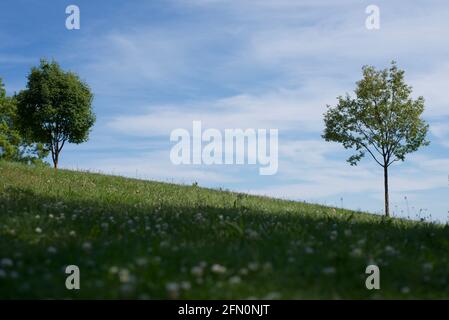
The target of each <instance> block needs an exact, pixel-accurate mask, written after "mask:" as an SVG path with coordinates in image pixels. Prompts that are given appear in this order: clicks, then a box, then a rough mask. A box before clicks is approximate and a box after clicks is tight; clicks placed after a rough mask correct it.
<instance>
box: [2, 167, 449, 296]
mask: <svg viewBox="0 0 449 320" xmlns="http://www.w3.org/2000/svg"><path fill="white" fill-rule="evenodd" d="M36 228H40V229H41V230H42V232H41V233H39V232H37V231H36ZM448 235H449V228H448V227H445V226H440V225H432V224H427V223H415V222H409V221H404V220H398V219H391V220H385V219H382V218H381V217H378V216H373V215H368V214H363V213H356V212H350V211H343V210H339V209H337V210H336V212H335V210H334V209H331V208H326V207H322V206H318V205H310V204H303V203H297V202H290V201H281V200H274V199H269V198H263V197H255V196H246V195H238V194H235V193H230V192H221V191H214V190H208V189H202V188H199V187H190V186H179V185H173V184H165V183H155V182H145V181H139V180H133V179H125V178H120V177H111V176H104V175H98V174H87V173H79V172H71V171H64V170H60V171H59V172H57V173H55V172H54V171H53V170H52V169H47V168H31V167H26V166H22V165H18V164H11V163H4V162H0V298H35V297H38V298H170V297H179V298H249V297H253V298H270V297H271V298H287V299H291V298H392V297H395V298H412V297H446V298H447V297H449V285H448V283H449V282H448V280H449V279H448V277H449V268H447V266H448V257H449V255H448V251H449V240H448V239H449V237H448ZM5 258H6V259H5ZM8 259H9V260H8ZM10 260H11V261H12V265H10V263H9V262H11V261H10ZM369 263H376V264H378V265H379V267H380V269H381V290H378V291H376V290H373V291H368V290H367V289H366V288H365V285H364V283H365V273H364V271H365V267H366V266H367V264H369ZM69 264H75V265H78V266H79V267H80V270H81V290H79V291H68V290H66V289H65V285H64V283H65V277H66V275H65V273H64V266H66V265H69ZM214 264H218V265H220V266H223V267H225V268H226V271H225V272H224V273H215V272H213V271H212V270H211V268H212V266H213V265H214ZM215 268H216V267H215ZM192 269H193V273H192ZM219 271H220V270H219ZM239 280H240V281H239ZM187 282H188V284H189V285H188V284H187ZM169 283H176V284H178V285H179V286H180V288H179V290H178V289H177V287H176V285H173V284H172V285H168V284H169ZM167 285H168V289H169V290H167ZM181 287H184V288H181ZM189 287H190V288H189Z"/></svg>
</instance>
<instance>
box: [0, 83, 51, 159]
mask: <svg viewBox="0 0 449 320" xmlns="http://www.w3.org/2000/svg"><path fill="white" fill-rule="evenodd" d="M47 154H48V152H46V150H45V149H44V147H43V145H42V144H40V143H33V142H32V141H28V140H27V139H26V137H23V136H22V135H21V134H20V132H19V129H18V126H17V103H16V100H15V99H14V98H13V97H7V96H6V91H5V89H4V86H3V82H2V79H1V78H0V159H4V160H8V161H19V162H26V163H40V162H42V159H43V158H44V157H46V156H47Z"/></svg>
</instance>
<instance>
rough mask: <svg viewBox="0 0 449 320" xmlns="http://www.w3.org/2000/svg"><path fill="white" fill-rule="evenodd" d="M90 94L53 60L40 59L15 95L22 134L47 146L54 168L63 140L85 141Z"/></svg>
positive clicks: (90, 115) (90, 114) (89, 122)
mask: <svg viewBox="0 0 449 320" xmlns="http://www.w3.org/2000/svg"><path fill="white" fill-rule="evenodd" d="M92 98H93V96H92V93H91V91H90V88H89V86H88V85H87V84H86V83H84V82H83V81H81V80H80V79H79V77H78V76H77V75H76V74H75V73H73V72H66V71H64V70H62V69H61V67H60V66H59V65H58V64H57V63H56V62H55V61H52V62H48V61H46V60H41V62H40V65H39V66H38V67H34V68H32V69H31V72H30V74H29V75H28V84H27V88H26V89H25V90H23V91H21V92H20V93H19V94H18V96H17V100H18V108H17V109H18V117H19V120H20V124H21V129H22V131H23V132H24V133H25V134H26V135H29V136H30V137H31V138H32V139H33V140H35V141H38V142H41V143H44V144H45V145H46V146H48V149H49V150H50V152H51V157H52V160H53V165H54V168H55V169H56V168H57V167H58V161H59V158H60V152H61V150H62V148H63V147H64V144H65V143H66V142H69V143H75V144H79V143H82V142H85V141H87V139H88V137H89V131H90V128H91V127H92V126H93V124H94V123H95V115H94V114H93V112H92Z"/></svg>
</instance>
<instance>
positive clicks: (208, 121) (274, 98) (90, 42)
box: [0, 0, 449, 220]
mask: <svg viewBox="0 0 449 320" xmlns="http://www.w3.org/2000/svg"><path fill="white" fill-rule="evenodd" d="M70 4H75V5H78V6H79V8H80V10H81V29H80V30H72V31H69V30H67V29H66V28H65V19H66V14H65V8H66V7H67V6H68V5H70ZM370 4H375V5H377V6H378V7H379V8H380V30H375V31H373V30H367V29H366V28H365V19H366V17H367V14H366V13H365V8H366V7H367V6H368V5H370ZM448 18H449V3H447V1H414V2H413V3H411V1H360V0H359V1H353V0H342V1H338V2H337V1H330V0H313V1H312V0H304V1H300V0H297V1H293V0H278V1H275V0H260V1H249V0H239V1H237V0H236V1H232V0H229V1H225V0H166V1H162V0H161V1H143V0H135V1H110V0H109V1H81V0H78V1H75V0H73V1H50V0H39V1H38V0H27V1H25V0H15V1H2V2H1V4H0V44H1V50H0V77H2V78H3V80H4V82H5V84H6V89H7V92H8V93H9V94H13V93H14V92H15V91H19V90H21V89H23V88H24V87H25V85H26V75H27V73H28V72H29V69H30V68H31V67H32V66H33V65H36V64H37V63H38V61H39V59H40V58H41V57H47V58H50V59H51V58H54V59H56V60H57V61H58V62H59V63H60V64H61V65H62V66H63V68H66V69H70V70H72V71H75V72H76V73H78V74H79V75H80V77H81V78H83V79H84V80H85V81H86V82H87V83H88V84H89V85H90V86H91V88H92V90H93V92H94V94H95V100H94V110H95V113H96V114H97V123H96V125H95V127H94V129H93V131H92V133H91V136H90V140H89V142H88V143H85V144H82V145H68V146H67V147H65V149H64V150H63V153H62V159H61V166H62V167H65V168H78V169H86V170H93V171H101V172H105V173H113V174H121V175H127V176H131V177H139V178H144V179H157V180H162V181H173V182H179V183H192V182H193V181H197V182H198V183H199V184H200V185H203V186H208V187H216V188H217V187H223V188H229V189H232V190H238V191H244V192H251V193H256V194H264V195H272V196H276V197H282V198H289V199H297V200H307V201H313V202H319V203H326V204H329V205H336V206H340V205H341V203H342V202H343V206H344V207H346V208H352V209H361V210H367V211H371V212H377V213H380V212H381V211H382V208H383V198H382V197H383V190H382V186H383V184H382V170H381V168H380V167H378V166H377V165H375V163H374V162H373V161H372V160H370V159H369V158H366V159H365V160H363V161H362V162H361V163H360V164H359V165H358V166H357V167H351V166H349V164H348V163H346V161H345V159H346V158H347V156H348V154H349V153H348V152H347V151H345V150H344V149H343V148H342V147H341V146H339V145H337V144H333V143H327V142H324V141H323V140H322V139H321V137H320V135H321V132H322V130H323V123H322V114H323V112H324V111H325V108H326V107H325V106H326V104H334V103H335V101H336V99H335V98H336V97H337V96H338V95H340V94H345V93H346V92H352V90H353V89H354V83H355V82H356V81H357V80H359V79H360V77H361V67H362V66H363V65H365V64H370V65H374V66H376V67H382V68H383V67H387V66H388V64H389V62H390V61H391V60H393V59H394V60H396V61H398V64H399V66H400V67H401V68H402V69H405V70H406V80H407V82H408V83H409V84H410V85H412V86H413V88H414V94H415V95H416V96H418V95H422V96H424V98H425V99H426V107H427V109H426V111H425V115H424V116H425V119H426V120H427V121H428V122H429V123H430V127H431V130H430V135H429V138H430V140H431V142H432V143H431V145H430V146H429V147H426V148H423V149H421V150H419V151H418V152H416V153H414V154H412V155H409V157H408V158H407V160H406V162H405V163H399V164H394V165H393V166H392V167H391V169H390V172H391V177H390V188H391V202H392V205H391V207H392V209H393V211H394V214H395V215H397V216H407V215H410V216H415V215H416V214H418V212H419V211H420V210H421V212H425V213H426V214H429V213H431V214H432V218H435V219H440V220H447V216H448V210H449V204H448V200H447V199H448V196H449V183H448V182H449V181H448V177H449V98H448V95H447V91H448V89H449V43H448V41H447V36H448V35H449V19H448ZM192 120H201V121H202V122H203V126H204V127H206V128H208V127H213V128H218V129H224V128H277V129H279V171H278V173H277V174H276V175H274V176H260V175H259V174H258V167H257V166H248V165H246V166H206V165H196V166H174V165H173V164H171V162H170V158H169V153H170V149H171V147H172V146H173V143H171V142H170V140H169V137H170V132H171V131H172V130H173V129H175V128H186V129H188V130H190V131H191V126H192ZM405 197H406V198H407V200H405ZM341 199H343V201H342V200H341ZM407 207H408V209H407Z"/></svg>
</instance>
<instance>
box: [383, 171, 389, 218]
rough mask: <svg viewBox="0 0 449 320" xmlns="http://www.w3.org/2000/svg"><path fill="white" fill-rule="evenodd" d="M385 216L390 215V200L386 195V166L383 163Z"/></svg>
mask: <svg viewBox="0 0 449 320" xmlns="http://www.w3.org/2000/svg"><path fill="white" fill-rule="evenodd" d="M384 188H385V189H384V190H385V216H386V217H389V216H390V201H389V197H388V166H387V165H386V164H384Z"/></svg>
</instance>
